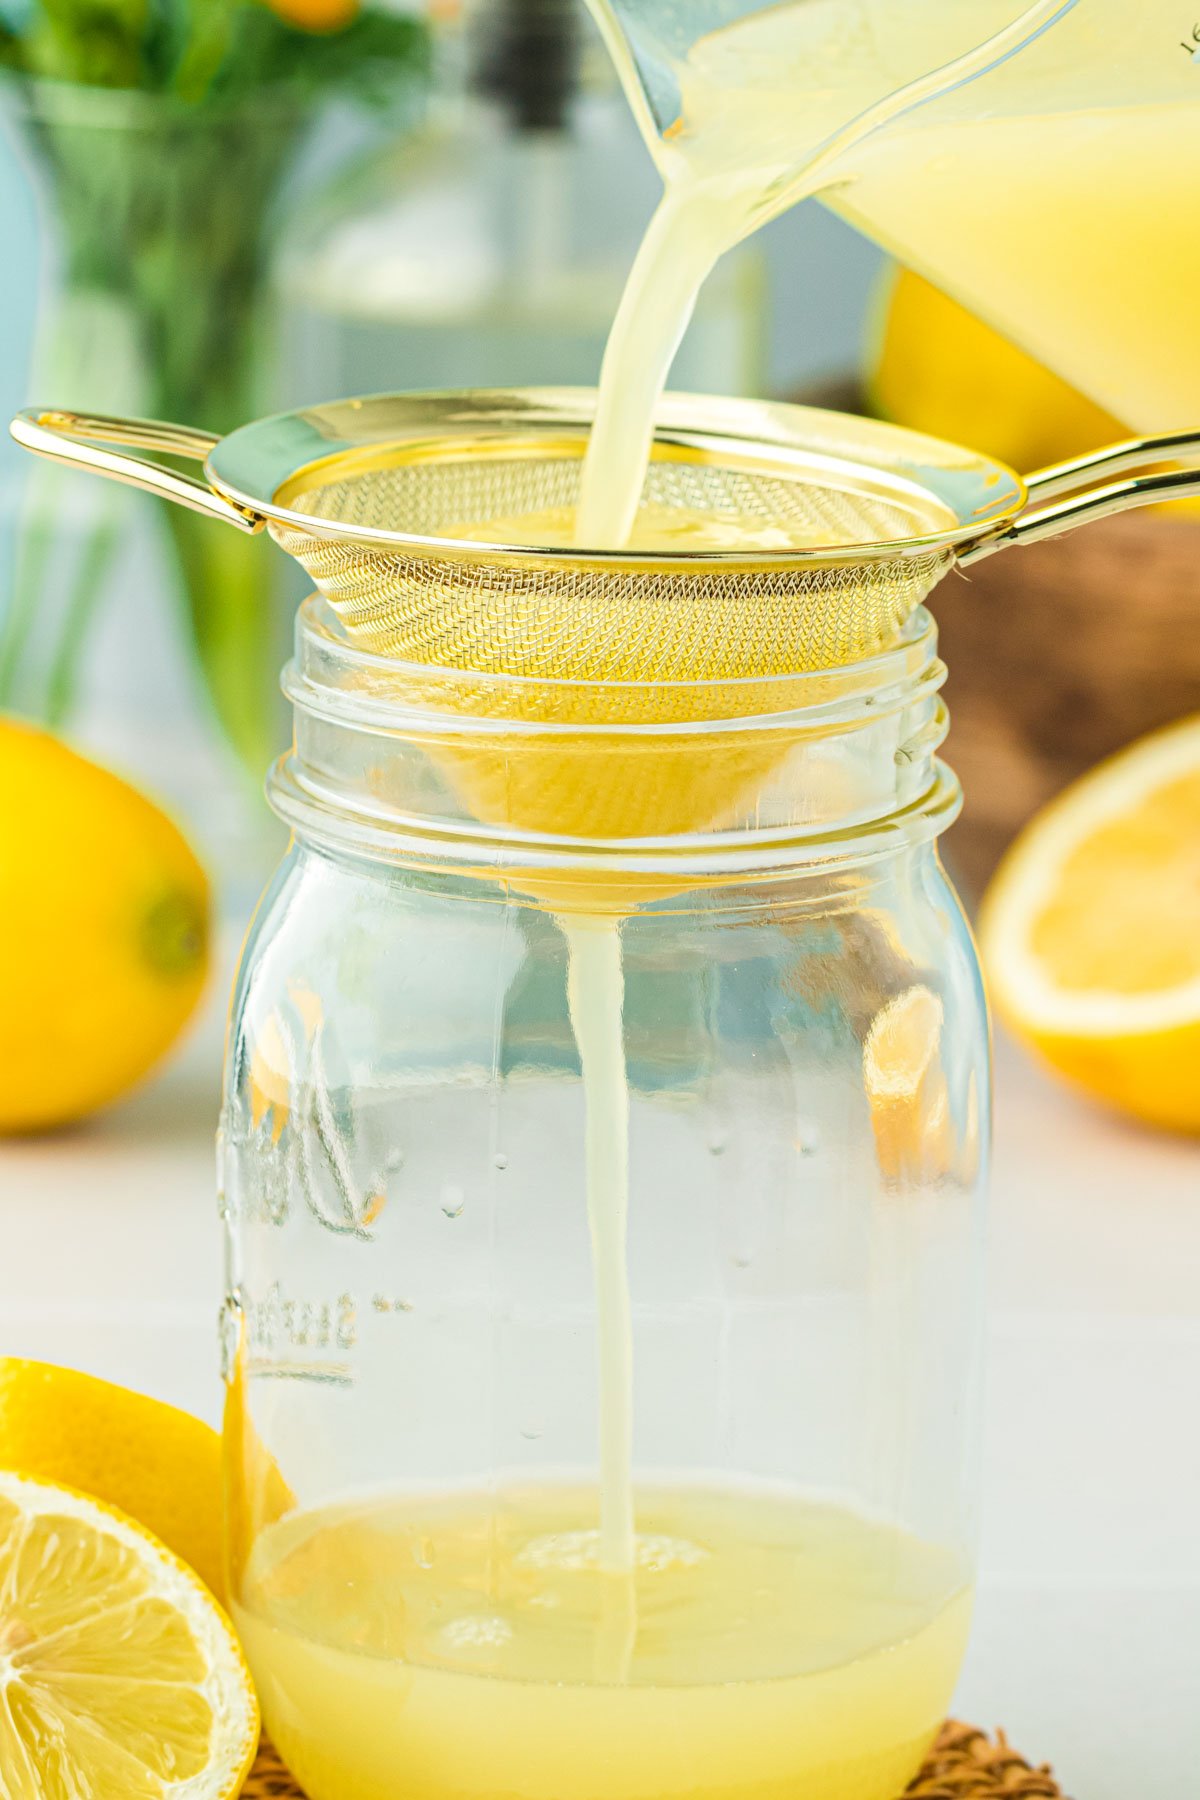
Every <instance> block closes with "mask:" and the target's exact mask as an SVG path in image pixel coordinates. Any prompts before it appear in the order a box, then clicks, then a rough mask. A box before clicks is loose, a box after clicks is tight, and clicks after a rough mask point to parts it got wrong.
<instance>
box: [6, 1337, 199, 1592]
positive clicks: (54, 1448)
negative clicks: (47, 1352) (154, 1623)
mask: <svg viewBox="0 0 1200 1800" xmlns="http://www.w3.org/2000/svg"><path fill="white" fill-rule="evenodd" d="M0 1468H4V1469H19V1470H20V1471H21V1473H22V1474H25V1475H34V1476H37V1477H38V1479H39V1480H42V1481H55V1482H60V1483H61V1484H62V1485H63V1486H64V1487H70V1488H76V1489H78V1491H79V1492H80V1493H84V1494H91V1495H92V1496H93V1498H94V1499H97V1500H103V1501H104V1502H105V1504H106V1505H108V1506H115V1507H118V1508H119V1509H120V1510H121V1511H122V1512H126V1513H128V1514H129V1516H130V1518H133V1519H136V1520H137V1521H138V1523H139V1524H140V1525H144V1526H145V1527H146V1529H147V1530H148V1531H152V1532H153V1533H154V1535H155V1537H158V1538H161V1539H162V1541H163V1543H164V1544H166V1545H167V1546H168V1548H170V1549H171V1550H173V1551H174V1552H175V1554H176V1556H178V1557H179V1558H180V1559H181V1560H182V1561H183V1562H185V1563H187V1564H188V1565H189V1567H191V1568H193V1569H194V1570H195V1571H196V1573H197V1575H199V1577H200V1579H201V1580H202V1581H205V1582H207V1584H208V1586H209V1587H210V1588H211V1589H212V1590H213V1592H214V1593H215V1594H216V1595H217V1596H218V1598H219V1597H220V1596H221V1595H222V1593H223V1590H224V1580H223V1577H222V1562H223V1552H222V1543H221V1531H222V1527H221V1440H220V1438H219V1437H218V1436H217V1433H216V1432H215V1431H214V1430H213V1429H212V1427H211V1426H210V1425H206V1424H205V1423H204V1421H203V1420H202V1419H195V1418H193V1417H192V1415H191V1414H190V1413H185V1412H180V1411H179V1410H178V1408H176V1407H174V1406H166V1405H164V1403H163V1402H162V1401H161V1400H150V1399H148V1398H147V1397H146V1395H145V1394H135V1393H133V1392H132V1391H130V1390H129V1389H128V1388H122V1387H114V1386H113V1384H112V1383H111V1382H108V1381H100V1380H98V1379H97V1378H96V1377H95V1376H94V1375H83V1374H80V1373H78V1372H77V1371H76V1370H74V1369H60V1368H58V1367H57V1366H56V1365H54V1364H52V1363H38V1362H26V1361H24V1360H23V1359H22V1358H21V1357H16V1356H5V1357H0Z"/></svg>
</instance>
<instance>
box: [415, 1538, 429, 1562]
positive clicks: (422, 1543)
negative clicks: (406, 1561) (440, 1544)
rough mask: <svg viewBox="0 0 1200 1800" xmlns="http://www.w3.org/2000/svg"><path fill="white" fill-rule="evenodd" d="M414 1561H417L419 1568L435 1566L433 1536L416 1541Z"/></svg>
mask: <svg viewBox="0 0 1200 1800" xmlns="http://www.w3.org/2000/svg"><path fill="white" fill-rule="evenodd" d="M413 1561H414V1562H415V1563H416V1565H417V1567H418V1569H432V1567H433V1539H432V1538H427V1537H421V1538H418V1539H417V1541H416V1543H415V1544H414V1545H413Z"/></svg>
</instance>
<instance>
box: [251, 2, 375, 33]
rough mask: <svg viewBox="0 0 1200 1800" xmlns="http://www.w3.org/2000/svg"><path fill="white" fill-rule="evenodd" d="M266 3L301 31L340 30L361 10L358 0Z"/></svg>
mask: <svg viewBox="0 0 1200 1800" xmlns="http://www.w3.org/2000/svg"><path fill="white" fill-rule="evenodd" d="M266 4H267V5H268V6H269V7H270V9H271V11H272V12H273V13H278V15H279V17H280V18H281V19H283V20H285V21H286V22H287V24H289V25H295V26H297V27H298V29H299V30H301V31H341V30H342V29H343V27H345V26H346V25H349V24H350V22H351V20H352V19H355V18H357V17H358V14H359V12H360V11H361V4H360V0H266Z"/></svg>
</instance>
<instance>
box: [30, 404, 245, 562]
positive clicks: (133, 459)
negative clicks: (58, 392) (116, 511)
mask: <svg viewBox="0 0 1200 1800" xmlns="http://www.w3.org/2000/svg"><path fill="white" fill-rule="evenodd" d="M9 431H10V432H11V433H12V435H13V437H14V438H15V439H16V440H17V442H18V444H20V445H22V446H23V447H24V448H25V449H26V450H32V451H33V453H34V455H35V456H44V457H48V458H49V460H50V461H51V462H60V463H66V464H67V466H68V467H69V468H73V469H87V470H89V471H90V472H91V473H92V474H93V475H105V476H107V477H108V479H109V480H110V481H123V482H125V483H126V484H127V485H128V486H130V487H138V488H144V489H145V491H146V493H148V494H157V495H158V497H159V498H160V499H162V500H172V501H174V502H175V503H176V504H177V505H179V506H189V507H191V509H192V511H193V512H199V513H207V514H208V516H209V517H210V518H213V519H220V520H222V521H223V523H224V524H226V525H235V526H236V527H237V529H238V530H239V531H245V532H247V533H249V534H250V535H251V536H253V535H254V533H255V532H258V531H261V530H262V528H263V526H264V524H265V523H266V520H265V519H263V518H261V517H260V516H259V514H258V513H256V512H253V511H251V510H250V508H249V507H244V506H238V505H236V504H235V503H234V502H233V501H232V500H227V499H226V498H225V496H224V494H220V493H218V492H217V490H216V489H215V488H212V487H210V486H209V485H208V483H207V482H206V481H197V480H196V478H195V476H193V475H183V474H180V473H179V471H178V470H176V469H169V468H167V467H166V465H165V464H163V463H159V462H154V461H152V460H150V459H149V458H146V457H141V456H128V455H125V454H123V452H125V451H128V450H149V451H152V452H157V453H158V455H160V456H180V457H185V458H186V459H187V460H188V461H190V462H203V461H204V460H205V458H206V457H207V456H208V454H209V452H210V451H211V450H213V449H214V448H215V447H216V445H217V444H218V443H219V442H220V439H219V438H215V437H211V436H210V435H209V433H208V432H206V431H192V430H191V429H189V427H188V426H186V425H164V424H160V423H159V422H158V421H156V420H153V419H112V418H106V417H105V416H104V415H103V414H101V413H76V412H60V411H53V410H46V411H42V410H36V409H35V410H33V411H29V412H20V413H18V414H17V416H16V418H15V419H14V420H13V421H12V424H11V425H10V426H9ZM106 445H113V446H116V447H115V448H112V449H107V448H105V446H106Z"/></svg>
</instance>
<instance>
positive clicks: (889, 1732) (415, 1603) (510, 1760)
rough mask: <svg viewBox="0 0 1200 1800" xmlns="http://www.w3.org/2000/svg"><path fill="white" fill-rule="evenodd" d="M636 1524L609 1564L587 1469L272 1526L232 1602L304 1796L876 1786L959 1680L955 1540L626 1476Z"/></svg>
mask: <svg viewBox="0 0 1200 1800" xmlns="http://www.w3.org/2000/svg"><path fill="white" fill-rule="evenodd" d="M637 1520H638V1535H637V1540H636V1553H635V1569H634V1571H633V1573H632V1574H631V1575H630V1576H629V1577H628V1578H626V1579H622V1578H620V1577H616V1576H613V1575H611V1574H608V1573H606V1572H605V1569H604V1556H603V1547H602V1543H601V1539H600V1533H599V1531H598V1529H597V1527H596V1501H595V1493H594V1491H593V1490H590V1489H586V1488H582V1487H581V1488H579V1489H573V1488H570V1487H556V1486H550V1485H546V1486H536V1487H535V1486H530V1487H527V1488H523V1489H514V1490H511V1491H508V1492H501V1493H499V1494H497V1495H494V1496H493V1495H489V1494H487V1493H469V1492H465V1493H461V1494H455V1495H446V1496H443V1497H441V1498H429V1497H421V1496H417V1495H399V1494H396V1495H391V1496H380V1497H375V1498H371V1499H364V1500H362V1501H360V1502H357V1503H345V1504H343V1505H341V1506H339V1507H331V1508H328V1509H325V1510H323V1511H320V1512H313V1513H307V1514H306V1513H298V1514H293V1515H291V1516H290V1517H289V1518H286V1519H284V1520H283V1521H281V1522H280V1523H279V1524H277V1525H275V1526H272V1527H271V1528H270V1529H269V1530H267V1531H266V1532H265V1533H264V1534H263V1535H262V1537H261V1538H260V1539H259V1541H258V1544H257V1545H256V1547H255V1550H254V1553H253V1556H252V1558H251V1562H250V1566H249V1569H248V1571H247V1576H246V1580H245V1583H244V1585H243V1591H242V1598H241V1602H240V1604H239V1605H238V1607H237V1608H236V1613H237V1620H238V1625H239V1628H240V1630H241V1632H242V1634H243V1640H244V1642H245V1646H246V1650H247V1654H248V1656H249V1658H250V1663H251V1667H252V1669H253V1671H254V1676H255V1680H256V1682H257V1683H258V1688H259V1693H260V1695H261V1697H262V1702H263V1709H264V1713H265V1716H266V1721H267V1727H268V1729H269V1731H270V1732H271V1734H272V1737H273V1738H274V1740H275V1742H276V1743H277V1744H278V1746H279V1748H280V1750H281V1751H282V1753H283V1755H284V1756H285V1757H286V1759H287V1761H288V1763H289V1765H290V1766H291V1767H292V1769H293V1770H294V1771H295V1773H296V1775H297V1777H298V1779H299V1780H300V1781H301V1782H302V1783H303V1785H304V1787H305V1788H306V1790H307V1791H308V1792H309V1794H311V1796H312V1800H396V1796H398V1795H403V1796H404V1797H405V1800H452V1797H453V1800H475V1797H478V1800H484V1797H485V1796H486V1800H496V1797H497V1796H503V1797H504V1800H666V1797H667V1796H681V1795H687V1796H689V1800H785V1797H786V1800H895V1796H896V1795H897V1794H899V1793H900V1792H901V1791H902V1789H903V1787H904V1785H905V1783H906V1782H907V1781H908V1780H909V1778H910V1777H911V1775H912V1774H913V1773H914V1771H915V1770H916V1768H917V1767H918V1766H919V1764H920V1761H921V1758H922V1756H923V1754H924V1752H925V1750H926V1748H927V1746H928V1743H929V1741H930V1739H931V1737H932V1735H933V1733H934V1732H935V1730H936V1729H937V1727H938V1725H939V1724H940V1721H941V1719H942V1718H943V1717H944V1714H945V1709H946V1705H947V1702H948V1700H949V1698H950V1693H951V1689H952V1687H953V1685H954V1681H955V1679H956V1676H957V1673H958V1668H959V1663H960V1661H961V1658H962V1653H963V1648H964V1644H965V1639H966V1631H967V1623H968V1617H969V1612H970V1599H969V1594H968V1591H967V1588H966V1585H965V1578H964V1572H963V1566H962V1562H961V1559H960V1558H959V1557H958V1556H957V1555H955V1554H954V1553H953V1552H951V1551H950V1550H947V1549H945V1548H941V1547H938V1546H936V1545H933V1544H929V1543H926V1542H923V1541H922V1540H920V1539H918V1538H916V1537H913V1536H910V1535H908V1534H907V1533H905V1532H903V1531H901V1530H899V1529H897V1528H896V1527H894V1526H891V1525H888V1524H884V1523H880V1522H877V1521H874V1520H870V1519H867V1518H865V1517H863V1516H862V1515H860V1514H858V1513H855V1512H851V1511H849V1510H845V1509H842V1508H840V1507H837V1506H831V1505H821V1504H819V1503H817V1502H815V1501H810V1500H806V1499H804V1498H802V1497H800V1496H798V1495H794V1494H788V1493H783V1492H780V1491H778V1490H773V1489H752V1488H745V1489H741V1490H737V1489H722V1488H716V1487H714V1488H710V1489H705V1488H700V1487H696V1488H689V1487H677V1488H673V1489H660V1490H655V1489H644V1490H639V1493H638V1501H637ZM630 1590H632V1591H630ZM631 1603H632V1604H631ZM631 1610H634V1611H635V1612H636V1620H637V1624H636V1631H635V1633H634V1635H633V1636H632V1639H631V1641H626V1639H627V1633H628V1630H629V1619H630V1616H631Z"/></svg>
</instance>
